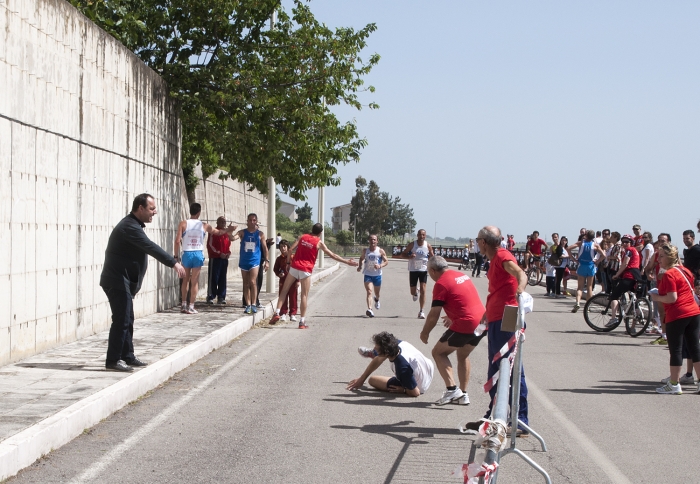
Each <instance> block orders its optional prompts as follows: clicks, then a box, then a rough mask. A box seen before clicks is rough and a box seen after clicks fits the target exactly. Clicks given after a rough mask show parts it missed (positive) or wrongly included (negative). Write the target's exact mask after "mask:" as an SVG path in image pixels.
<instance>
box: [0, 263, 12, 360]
mask: <svg viewBox="0 0 700 484" xmlns="http://www.w3.org/2000/svg"><path fill="white" fill-rule="evenodd" d="M12 314H13V313H12V278H11V276H10V275H9V274H5V275H0V337H2V333H3V332H4V330H5V328H9V327H10V325H11V323H12ZM2 351H3V347H2V345H0V353H2Z"/></svg>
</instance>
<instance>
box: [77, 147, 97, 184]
mask: <svg viewBox="0 0 700 484" xmlns="http://www.w3.org/2000/svg"><path fill="white" fill-rule="evenodd" d="M78 149H79V159H78V181H79V182H80V183H82V184H84V185H93V184H94V183H95V149H94V148H91V147H89V146H85V145H80V147H79V148H78Z"/></svg>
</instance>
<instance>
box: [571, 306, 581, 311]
mask: <svg viewBox="0 0 700 484" xmlns="http://www.w3.org/2000/svg"><path fill="white" fill-rule="evenodd" d="M580 307H581V306H579V305H578V304H575V305H574V309H572V310H571V312H572V313H575V312H576V311H578V310H579V308H580Z"/></svg>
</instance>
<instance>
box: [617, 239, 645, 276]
mask: <svg viewBox="0 0 700 484" xmlns="http://www.w3.org/2000/svg"><path fill="white" fill-rule="evenodd" d="M625 256H628V257H629V258H630V261H629V263H628V264H627V268H626V269H625V270H624V272H623V273H622V275H621V276H620V277H621V278H622V279H634V275H632V272H631V271H630V269H639V263H640V262H641V259H640V258H639V252H637V249H635V248H634V247H630V248H629V249H627V252H625V253H624V254H622V259H623V260H624V258H625Z"/></svg>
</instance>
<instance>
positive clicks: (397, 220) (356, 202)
mask: <svg viewBox="0 0 700 484" xmlns="http://www.w3.org/2000/svg"><path fill="white" fill-rule="evenodd" d="M351 204H352V206H351V209H350V227H351V228H352V229H353V230H356V231H357V234H358V237H359V238H360V239H362V238H363V237H364V236H365V235H369V234H377V235H386V236H389V237H396V236H401V237H403V236H404V234H406V232H411V231H412V230H413V228H414V227H415V226H416V221H415V219H414V218H413V209H412V208H411V207H410V206H409V205H408V204H403V203H401V198H400V197H396V198H394V197H392V196H391V195H390V194H389V193H388V192H381V191H379V185H377V183H376V182H375V181H374V180H370V182H369V183H367V180H365V179H364V178H363V177H362V176H358V177H357V178H356V179H355V195H354V196H353V197H352V201H351ZM355 220H357V224H356V223H355ZM387 240H389V239H387Z"/></svg>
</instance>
